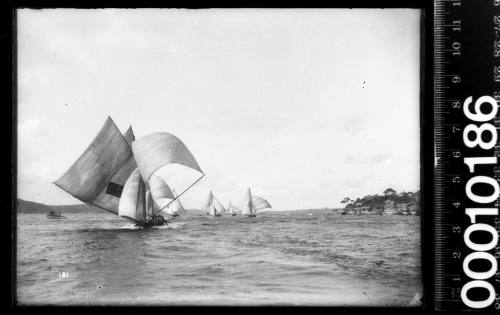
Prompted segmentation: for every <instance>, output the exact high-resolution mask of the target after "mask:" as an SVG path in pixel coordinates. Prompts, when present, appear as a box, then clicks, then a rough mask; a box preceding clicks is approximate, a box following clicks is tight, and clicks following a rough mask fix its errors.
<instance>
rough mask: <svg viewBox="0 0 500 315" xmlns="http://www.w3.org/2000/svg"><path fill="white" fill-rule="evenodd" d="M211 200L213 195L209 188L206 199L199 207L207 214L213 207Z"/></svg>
mask: <svg viewBox="0 0 500 315" xmlns="http://www.w3.org/2000/svg"><path fill="white" fill-rule="evenodd" d="M213 200H214V195H213V193H212V191H211V190H210V191H209V192H208V198H207V201H205V203H204V204H203V206H202V207H201V210H202V211H204V212H205V213H207V214H210V212H211V211H213V209H212V208H213Z"/></svg>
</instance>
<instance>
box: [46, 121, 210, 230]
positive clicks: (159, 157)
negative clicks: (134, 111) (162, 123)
mask: <svg viewBox="0 0 500 315" xmlns="http://www.w3.org/2000/svg"><path fill="white" fill-rule="evenodd" d="M172 163H176V164H181V165H184V166H186V167H188V168H191V169H194V170H196V171H198V172H200V173H201V174H202V176H201V177H199V178H198V179H197V180H196V181H195V182H194V183H192V184H191V186H189V187H188V188H187V189H186V190H184V191H183V192H182V193H181V194H183V193H184V192H186V191H187V190H188V189H189V188H191V187H192V186H193V185H194V184H196V183H197V182H198V181H199V180H200V179H201V178H202V177H203V176H205V174H203V172H202V170H201V168H200V166H199V165H198V163H197V162H196V160H195V159H194V157H193V155H192V154H191V152H190V151H189V150H188V148H187V147H186V145H185V144H184V143H183V142H182V141H181V140H180V139H179V138H177V137H176V136H174V135H172V134H169V133H166V132H156V133H152V134H149V135H146V136H144V137H141V138H139V139H137V140H135V136H134V133H133V131H132V127H130V128H129V129H128V130H127V132H126V133H125V134H123V135H122V134H121V132H120V130H119V129H118V127H117V126H116V125H115V123H114V122H113V120H112V119H111V117H109V116H108V118H107V119H106V122H105V123H104V126H103V127H102V128H101V130H100V131H99V133H98V134H97V136H96V137H95V138H94V140H93V141H92V143H91V144H90V145H89V146H88V147H87V149H86V150H85V151H84V152H83V153H82V155H81V156H80V157H79V158H78V159H77V160H76V162H75V163H73V165H72V166H71V167H70V168H69V169H68V170H67V171H66V172H65V173H64V174H63V175H62V176H61V177H60V178H59V179H58V180H56V181H55V182H54V184H55V185H57V186H58V187H60V188H61V189H63V190H64V191H66V192H67V193H69V194H70V195H72V196H73V197H75V198H77V199H79V200H80V201H82V202H84V203H86V204H91V205H94V206H96V207H99V208H101V209H103V210H106V211H109V212H111V213H113V214H116V215H119V216H121V217H124V218H127V219H129V220H131V221H133V222H134V223H135V224H136V225H137V226H142V227H147V226H153V225H164V224H166V220H165V219H164V218H163V216H161V215H159V214H158V213H159V212H160V211H161V210H162V209H161V207H158V206H157V205H156V206H155V202H154V200H153V197H152V194H151V187H150V184H151V179H152V177H153V176H155V173H156V172H157V171H158V170H159V169H160V168H163V167H164V166H166V165H168V164H172ZM167 187H168V186H167ZM179 196H180V195H179ZM161 197H164V198H171V199H172V200H176V197H174V195H173V193H172V191H171V190H170V189H168V190H165V191H164V192H163V193H162V195H161Z"/></svg>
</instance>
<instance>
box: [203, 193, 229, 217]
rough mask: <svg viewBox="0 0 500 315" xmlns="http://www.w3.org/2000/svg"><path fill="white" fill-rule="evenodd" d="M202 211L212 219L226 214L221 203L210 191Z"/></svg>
mask: <svg viewBox="0 0 500 315" xmlns="http://www.w3.org/2000/svg"><path fill="white" fill-rule="evenodd" d="M203 210H205V213H208V215H211V216H214V217H220V216H221V215H223V214H224V213H226V208H224V206H223V205H222V203H221V202H220V201H219V199H217V197H215V196H214V194H213V193H212V191H211V190H210V191H209V192H208V199H207V201H206V203H205V205H204V206H203Z"/></svg>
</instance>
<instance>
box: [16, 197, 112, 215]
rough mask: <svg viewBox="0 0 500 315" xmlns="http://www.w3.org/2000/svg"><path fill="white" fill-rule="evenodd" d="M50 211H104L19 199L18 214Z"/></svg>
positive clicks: (89, 207)
mask: <svg viewBox="0 0 500 315" xmlns="http://www.w3.org/2000/svg"><path fill="white" fill-rule="evenodd" d="M49 210H56V211H60V212H72V213H80V212H81V213H97V212H103V210H102V209H100V208H97V207H94V206H89V205H86V204H77V205H62V206H50V205H46V204H43V203H38V202H34V201H28V200H23V199H19V198H18V199H17V213H47V211H49Z"/></svg>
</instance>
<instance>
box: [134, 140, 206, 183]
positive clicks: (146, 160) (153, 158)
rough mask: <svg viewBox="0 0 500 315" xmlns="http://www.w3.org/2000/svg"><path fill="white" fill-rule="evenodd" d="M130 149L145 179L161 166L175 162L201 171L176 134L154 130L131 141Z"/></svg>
mask: <svg viewBox="0 0 500 315" xmlns="http://www.w3.org/2000/svg"><path fill="white" fill-rule="evenodd" d="M132 151H133V152H134V157H135V160H136V162H137V165H138V167H139V169H140V171H141V175H142V177H143V178H144V179H145V180H149V179H150V178H151V176H152V175H153V174H154V173H155V172H156V171H157V170H158V169H160V168H161V167H163V166H165V165H168V164H171V163H177V164H181V165H184V166H187V167H190V168H192V169H194V170H197V171H199V172H200V173H202V171H201V169H200V166H199V165H198V163H197V162H196V160H195V159H194V156H193V155H192V154H191V152H190V151H189V150H188V148H187V147H186V145H185V144H184V143H183V142H182V141H181V140H180V139H179V138H177V137H176V136H174V135H172V134H169V133H166V132H156V133H152V134H149V135H146V136H144V137H141V138H139V139H137V140H135V141H134V142H132Z"/></svg>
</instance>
